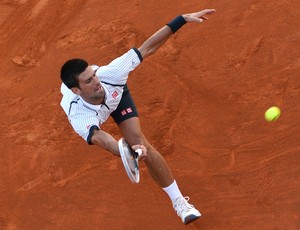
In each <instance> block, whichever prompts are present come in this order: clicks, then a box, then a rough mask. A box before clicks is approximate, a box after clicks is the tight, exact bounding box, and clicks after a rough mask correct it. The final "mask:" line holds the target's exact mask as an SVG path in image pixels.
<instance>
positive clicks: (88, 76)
mask: <svg viewBox="0 0 300 230" xmlns="http://www.w3.org/2000/svg"><path fill="white" fill-rule="evenodd" d="M214 12H215V10H214V9H206V10H202V11H199V12H195V13H190V14H184V15H180V16H178V17H176V18H175V19H174V20H172V21H171V22H170V23H168V24H167V25H165V26H164V27H162V28H161V29H160V30H158V31H157V32H156V33H155V34H153V35H152V36H151V37H150V38H148V39H147V40H146V41H145V42H144V43H143V44H142V45H141V46H140V47H139V48H132V49H130V50H129V51H128V52H127V53H125V54H123V55H122V56H120V57H118V58H116V59H115V60H113V61H112V62H111V63H109V64H108V65H107V66H101V67H98V66H95V65H89V64H88V63H87V62H86V61H85V60H82V59H71V60H69V61H67V62H66V63H65V64H64V65H63V66H62V68H61V80H62V81H63V83H62V86H61V92H62V94H63V98H62V101H61V106H62V108H63V109H64V111H65V113H66V114H67V116H68V119H69V122H70V123H71V125H72V127H73V129H74V130H75V132H77V133H78V134H79V135H80V136H81V137H82V138H83V139H85V141H87V143H88V144H94V145H97V146H99V147H101V148H103V149H105V150H107V151H109V152H111V153H113V154H115V155H117V156H119V149H118V142H117V141H116V140H115V139H114V138H113V137H112V136H111V135H110V134H109V133H107V132H105V131H103V130H101V128H100V126H101V125H102V124H103V123H104V122H105V121H106V120H107V119H108V117H109V116H112V118H113V119H114V121H115V122H116V123H117V125H118V127H119V129H120V131H121V134H122V136H123V137H124V139H125V140H126V141H127V142H128V144H129V145H130V146H132V148H133V149H134V150H137V149H142V154H141V155H140V157H139V159H140V160H143V161H144V162H145V164H146V166H147V169H148V171H149V173H150V175H151V176H152V177H153V179H154V180H155V181H156V182H157V183H158V184H159V185H160V186H161V187H162V189H163V190H164V191H165V192H166V193H167V195H168V196H169V198H170V200H171V202H172V205H173V207H174V209H175V211H176V212H177V215H178V216H179V217H180V218H181V220H182V222H183V223H184V224H189V223H191V222H192V221H194V220H196V219H198V218H199V217H200V216H201V214H200V212H199V211H198V210H197V209H196V208H195V207H194V206H193V205H191V204H189V203H188V200H189V198H188V197H183V195H182V194H181V192H180V190H179V188H178V186H177V184H176V181H175V179H174V176H173V174H172V172H171V170H170V168H169V167H168V165H167V163H166V162H165V160H164V158H163V157H162V155H161V154H160V153H159V152H158V151H157V150H156V149H155V148H154V147H153V146H152V145H151V144H150V143H149V142H148V140H147V139H146V137H145V136H144V134H143V132H142V130H141V126H140V122H139V118H138V113H137V109H136V107H135V104H134V102H133V100H132V98H131V96H130V92H129V90H128V88H127V85H126V82H127V78H128V74H129V72H131V71H132V70H134V69H135V68H136V67H137V66H138V65H139V64H140V63H141V62H142V61H143V59H145V58H146V57H148V56H150V55H151V54H153V53H155V52H156V50H157V49H158V48H159V47H161V46H162V45H163V44H164V43H165V42H166V41H167V40H168V39H169V38H170V37H171V35H172V34H173V33H175V32H176V31H177V30H178V29H180V28H181V27H182V26H183V25H184V24H185V23H187V22H198V23H199V22H203V21H204V20H207V17H206V15H207V14H212V13H214Z"/></svg>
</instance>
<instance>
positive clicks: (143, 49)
mask: <svg viewBox="0 0 300 230" xmlns="http://www.w3.org/2000/svg"><path fill="white" fill-rule="evenodd" d="M214 12H216V10H215V9H206V10H202V11H199V12H195V13H190V14H183V15H181V16H178V17H177V18H175V19H174V20H173V21H171V22H170V23H168V24H167V25H166V26H164V27H162V28H161V29H160V30H158V31H157V32H156V33H154V34H153V35H152V36H151V37H150V38H148V39H147V40H146V41H145V42H144V43H143V44H142V45H141V46H140V47H139V48H138V50H139V51H140V53H141V55H142V57H143V58H146V57H148V56H150V55H151V54H153V53H155V52H156V50H158V48H159V47H161V46H162V45H163V44H164V43H165V42H166V41H167V40H168V39H169V38H170V36H171V35H172V34H173V33H175V32H176V31H177V30H178V29H179V28H180V27H181V26H183V25H184V24H185V23H187V22H198V23H199V22H203V21H204V20H207V19H208V18H207V17H206V15H207V14H212V13H214Z"/></svg>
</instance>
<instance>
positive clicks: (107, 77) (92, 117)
mask: <svg viewBox="0 0 300 230" xmlns="http://www.w3.org/2000/svg"><path fill="white" fill-rule="evenodd" d="M141 61H142V57H141V55H140V52H139V51H138V50H137V49H135V48H133V49H130V50H129V51H128V52H127V53H125V54H123V55H122V56H120V57H118V58H116V59H115V60H113V61H112V62H111V63H109V64H108V65H106V66H101V67H98V66H96V65H93V66H92V68H93V69H94V70H95V69H97V68H99V69H98V70H97V71H96V76H97V77H98V78H99V79H100V81H101V85H102V86H103V89H104V91H105V104H100V105H92V104H89V103H87V102H86V101H84V100H83V99H82V98H81V97H80V96H78V95H76V94H74V93H73V92H72V91H71V90H70V89H69V88H68V87H67V86H66V85H65V84H64V83H62V85H61V93H62V95H63V97H62V100H61V103H60V105H61V106H62V108H63V110H64V111H65V113H66V114H67V116H68V119H69V122H70V123H71V125H72V127H73V129H74V131H75V132H76V133H78V134H79V135H80V136H81V137H82V138H83V139H85V140H86V141H87V142H88V143H89V144H91V143H90V139H91V133H92V132H90V130H91V128H92V129H94V128H95V127H96V128H98V129H100V126H101V125H102V124H103V123H104V122H105V121H106V120H107V119H108V117H109V116H110V114H111V113H112V112H113V111H114V110H115V109H116V108H117V107H118V105H119V102H120V100H121V98H122V93H123V86H124V85H125V84H126V82H127V79H128V74H129V73H130V72H131V71H132V70H134V69H135V68H136V67H137V66H138V65H139V64H140V63H141Z"/></svg>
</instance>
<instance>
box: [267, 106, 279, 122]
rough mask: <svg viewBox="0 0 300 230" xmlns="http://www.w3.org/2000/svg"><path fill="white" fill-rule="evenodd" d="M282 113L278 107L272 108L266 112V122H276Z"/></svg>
mask: <svg viewBox="0 0 300 230" xmlns="http://www.w3.org/2000/svg"><path fill="white" fill-rule="evenodd" d="M280 114H281V111H280V109H279V108H278V107H277V106H272V107H271V108H269V109H268V110H267V111H266V112H265V119H266V121H269V122H271V121H276V120H277V119H278V118H279V117H280Z"/></svg>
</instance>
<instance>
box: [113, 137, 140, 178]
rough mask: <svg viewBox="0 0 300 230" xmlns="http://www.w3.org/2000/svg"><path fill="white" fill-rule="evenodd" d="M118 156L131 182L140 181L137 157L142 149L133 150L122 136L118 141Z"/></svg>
mask: <svg viewBox="0 0 300 230" xmlns="http://www.w3.org/2000/svg"><path fill="white" fill-rule="evenodd" d="M118 145H119V152H120V156H121V159H122V162H123V165H124V168H125V171H126V173H127V175H128V177H129V179H130V180H131V182H132V183H139V182H140V171H139V161H138V157H139V156H140V155H142V150H141V149H138V150H136V151H134V150H133V149H132V148H131V147H130V146H129V144H128V143H127V142H126V141H125V139H124V138H121V139H120V140H119V141H118Z"/></svg>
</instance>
